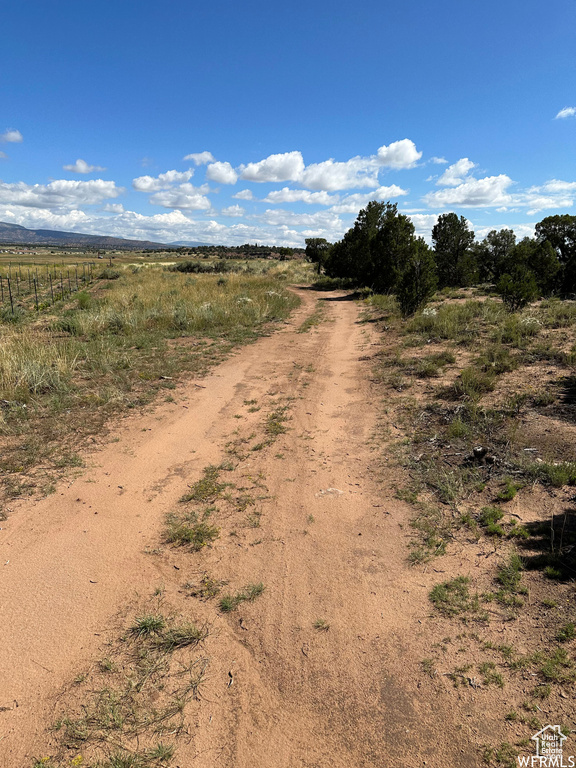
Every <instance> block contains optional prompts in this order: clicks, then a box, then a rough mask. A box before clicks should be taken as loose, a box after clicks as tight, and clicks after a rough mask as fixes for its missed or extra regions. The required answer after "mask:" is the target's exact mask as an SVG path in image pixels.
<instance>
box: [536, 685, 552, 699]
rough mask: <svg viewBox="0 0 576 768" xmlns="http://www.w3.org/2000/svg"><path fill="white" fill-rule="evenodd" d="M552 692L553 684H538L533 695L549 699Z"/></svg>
mask: <svg viewBox="0 0 576 768" xmlns="http://www.w3.org/2000/svg"><path fill="white" fill-rule="evenodd" d="M551 693H552V686H551V685H537V686H536V688H534V690H533V691H532V696H533V698H535V699H547V698H549V696H550V694H551Z"/></svg>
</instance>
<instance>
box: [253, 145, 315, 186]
mask: <svg viewBox="0 0 576 768" xmlns="http://www.w3.org/2000/svg"><path fill="white" fill-rule="evenodd" d="M239 170H240V177H241V178H242V179H245V180H246V181H258V182H266V181H268V182H281V181H299V180H300V177H301V176H302V173H303V171H304V160H303V158H302V153H301V152H285V153H284V154H279V155H269V156H268V157H267V158H265V159H264V160H260V162H258V163H248V165H241V166H240V169H239Z"/></svg>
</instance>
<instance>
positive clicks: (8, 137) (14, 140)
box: [0, 129, 24, 144]
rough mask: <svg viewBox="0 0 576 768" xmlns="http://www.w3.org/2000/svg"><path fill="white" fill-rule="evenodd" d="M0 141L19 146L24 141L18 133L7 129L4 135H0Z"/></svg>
mask: <svg viewBox="0 0 576 768" xmlns="http://www.w3.org/2000/svg"><path fill="white" fill-rule="evenodd" d="M0 141H1V142H4V143H8V144H20V143H21V142H23V141H24V137H23V136H22V134H21V133H20V131H15V130H13V129H8V130H7V131H4V133H0Z"/></svg>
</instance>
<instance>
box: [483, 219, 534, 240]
mask: <svg viewBox="0 0 576 768" xmlns="http://www.w3.org/2000/svg"><path fill="white" fill-rule="evenodd" d="M468 223H469V224H470V226H471V228H472V229H473V230H474V234H475V235H476V239H477V240H483V239H484V238H485V237H486V235H487V234H488V233H489V232H491V231H492V230H493V229H496V230H500V229H512V230H513V231H514V234H515V235H516V238H517V239H518V240H522V238H523V237H534V232H535V227H536V225H535V224H498V225H496V226H494V225H491V226H484V225H482V226H477V225H475V224H474V223H473V222H470V221H469V222H468Z"/></svg>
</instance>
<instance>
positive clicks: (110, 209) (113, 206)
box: [102, 203, 124, 213]
mask: <svg viewBox="0 0 576 768" xmlns="http://www.w3.org/2000/svg"><path fill="white" fill-rule="evenodd" d="M102 210H103V211H106V213H124V206H123V205H122V203H106V205H105V206H104V208H102Z"/></svg>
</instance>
